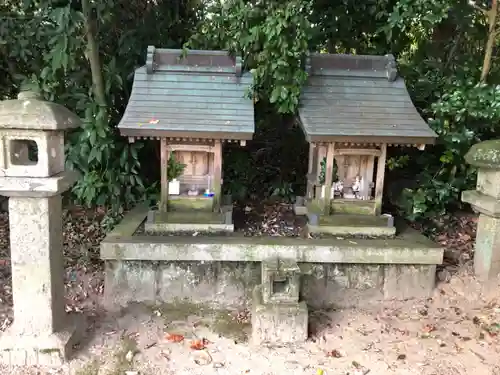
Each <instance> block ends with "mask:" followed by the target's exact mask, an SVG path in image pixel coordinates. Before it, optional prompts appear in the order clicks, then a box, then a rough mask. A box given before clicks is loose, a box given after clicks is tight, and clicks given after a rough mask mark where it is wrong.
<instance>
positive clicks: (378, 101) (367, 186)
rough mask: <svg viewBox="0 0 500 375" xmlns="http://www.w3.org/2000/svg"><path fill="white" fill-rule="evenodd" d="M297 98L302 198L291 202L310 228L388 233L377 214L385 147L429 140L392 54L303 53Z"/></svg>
mask: <svg viewBox="0 0 500 375" xmlns="http://www.w3.org/2000/svg"><path fill="white" fill-rule="evenodd" d="M305 69H306V71H307V73H308V80H307V82H306V83H305V85H304V87H303V90H302V93H301V97H300V102H299V118H300V122H299V124H300V126H301V127H302V130H303V132H304V135H305V137H306V140H307V142H308V143H309V168H308V174H307V191H306V196H305V197H299V198H298V199H297V202H296V205H295V213H296V214H297V215H307V218H308V230H309V231H310V232H318V233H328V234H330V235H355V236H370V237H377V236H382V237H393V236H395V234H396V227H395V226H394V218H393V217H392V215H390V214H383V213H382V198H383V194H384V176H385V167H386V160H387V149H388V147H389V146H408V147H417V148H418V149H419V150H423V149H424V147H425V145H426V144H432V143H434V140H435V138H436V134H435V133H434V131H432V130H431V129H430V127H429V125H428V124H427V123H426V122H425V121H424V119H423V118H422V117H421V116H420V114H419V113H418V111H417V109H416V108H415V106H414V104H413V103H412V101H411V98H410V95H409V94H408V91H407V90H406V86H405V82H404V79H403V78H402V77H401V76H399V74H398V69H397V66H396V61H395V59H394V56H392V55H385V56H371V55H342V54H328V53H311V54H310V56H309V57H308V59H307V61H306V64H305Z"/></svg>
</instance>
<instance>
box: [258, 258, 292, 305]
mask: <svg viewBox="0 0 500 375" xmlns="http://www.w3.org/2000/svg"><path fill="white" fill-rule="evenodd" d="M261 264H262V284H261V285H262V301H263V303H264V304H269V303H282V302H285V303H297V302H299V290H300V268H299V266H298V265H297V262H295V261H294V260H291V259H279V258H271V259H266V260H263V261H262V262H261Z"/></svg>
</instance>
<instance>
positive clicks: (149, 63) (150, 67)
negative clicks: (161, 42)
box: [146, 46, 156, 74]
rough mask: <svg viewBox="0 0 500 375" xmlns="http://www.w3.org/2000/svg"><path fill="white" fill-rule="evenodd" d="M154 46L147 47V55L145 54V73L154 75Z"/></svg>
mask: <svg viewBox="0 0 500 375" xmlns="http://www.w3.org/2000/svg"><path fill="white" fill-rule="evenodd" d="M155 50H156V48H155V46H148V50H147V54H146V72H147V73H148V74H153V73H154V68H155V65H154V57H155Z"/></svg>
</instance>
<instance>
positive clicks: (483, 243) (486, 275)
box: [474, 214, 500, 280]
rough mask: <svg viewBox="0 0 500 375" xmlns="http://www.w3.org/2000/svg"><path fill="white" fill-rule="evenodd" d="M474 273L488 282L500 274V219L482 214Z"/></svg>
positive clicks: (478, 230)
mask: <svg viewBox="0 0 500 375" xmlns="http://www.w3.org/2000/svg"><path fill="white" fill-rule="evenodd" d="M474 272H475V274H476V275H477V276H478V277H479V278H481V279H483V280H487V279H490V278H492V277H495V276H496V275H498V274H500V218H495V217H489V216H486V215H483V214H481V215H480V216H479V220H478V224H477V234H476V244H475V252H474Z"/></svg>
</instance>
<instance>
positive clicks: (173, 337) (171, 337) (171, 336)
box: [165, 333, 184, 342]
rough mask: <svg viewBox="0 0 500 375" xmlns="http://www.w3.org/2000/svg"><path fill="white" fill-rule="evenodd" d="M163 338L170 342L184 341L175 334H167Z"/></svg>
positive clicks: (181, 336)
mask: <svg viewBox="0 0 500 375" xmlns="http://www.w3.org/2000/svg"><path fill="white" fill-rule="evenodd" d="M165 338H166V339H167V340H168V341H170V342H182V341H184V336H183V335H178V334H176V333H167V335H166V336H165Z"/></svg>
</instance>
